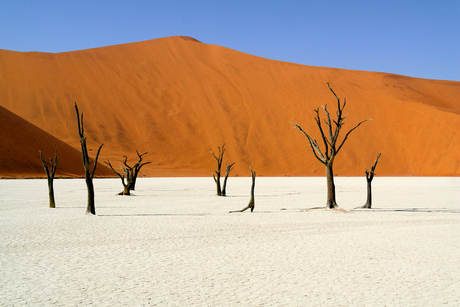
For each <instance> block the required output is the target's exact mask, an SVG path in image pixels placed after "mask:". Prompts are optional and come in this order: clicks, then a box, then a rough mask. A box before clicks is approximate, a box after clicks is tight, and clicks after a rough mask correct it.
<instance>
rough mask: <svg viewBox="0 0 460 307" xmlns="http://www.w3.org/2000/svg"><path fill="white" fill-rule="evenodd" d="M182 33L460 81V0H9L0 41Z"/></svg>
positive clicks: (67, 44)
mask: <svg viewBox="0 0 460 307" xmlns="http://www.w3.org/2000/svg"><path fill="white" fill-rule="evenodd" d="M174 35H185V36H191V37H194V38H196V39H198V40H200V41H201V42H203V43H207V44H214V45H220V46H224V47H228V48H231V49H235V50H238V51H241V52H245V53H249V54H253V55H257V56H261V57H265V58H269V59H274V60H280V61H287V62H293V63H298V64H305V65H313V66H326V67H336V68H345V69H357V70H367V71H380V72H389V73H396V74H401V75H406V76H412V77H419V78H427V79H442V80H454V81H460V0H432V1H431V0H417V1H415V0H406V1H404V0H397V1H393V0H390V1H384V0H381V1H373V0H364V1H353V0H349V1H334V0H330V1H328V0H323V1H308V0H304V1H300V0H299V1H291V0H284V1H278V0H271V1H267V0H265V1H259V0H253V1H251V0H242V1H240V0H226V1H220V0H215V1H200V0H195V1H193V0H188V1H185V0H184V1H183V0H169V1H155V0H151V1H141V0H139V1H136V0H126V1H125V0H112V1H97V0H91V1H89V0H78V1H77V0H72V1H71V0H53V1H51V0H49V1H48V0H41V1H39V0H0V49H7V50H14V51H41V52H53V53H55V52H65V51H74V50H81V49H88V48H96V47H103V46H109V45H116V44H124V43H130V42H137V41H143V40H149V39H155V38H161V37H166V36H174Z"/></svg>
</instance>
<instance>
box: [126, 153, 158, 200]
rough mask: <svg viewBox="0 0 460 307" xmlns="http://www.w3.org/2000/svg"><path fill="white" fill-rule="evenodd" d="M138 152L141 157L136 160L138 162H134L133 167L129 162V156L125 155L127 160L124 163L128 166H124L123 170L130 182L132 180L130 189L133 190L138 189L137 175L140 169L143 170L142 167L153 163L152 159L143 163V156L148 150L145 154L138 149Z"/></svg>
mask: <svg viewBox="0 0 460 307" xmlns="http://www.w3.org/2000/svg"><path fill="white" fill-rule="evenodd" d="M136 153H137V156H138V157H139V160H138V161H137V162H136V164H134V166H133V167H131V166H129V165H128V164H127V160H128V157H127V156H123V157H124V158H125V161H124V162H123V164H124V165H125V166H126V168H124V169H123V171H124V172H125V174H126V177H127V180H128V182H130V184H129V189H130V190H132V191H134V190H135V189H136V180H137V176H138V175H139V171H140V170H141V168H142V167H143V166H144V165H146V164H149V163H152V162H151V161H149V162H144V163H142V160H143V156H144V155H146V154H148V152H144V153H143V154H140V153H139V152H138V151H137V150H136Z"/></svg>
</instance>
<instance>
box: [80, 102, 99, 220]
mask: <svg viewBox="0 0 460 307" xmlns="http://www.w3.org/2000/svg"><path fill="white" fill-rule="evenodd" d="M75 111H76V112H77V122H78V135H79V136H80V145H81V155H82V158H83V167H84V169H85V182H86V187H87V188H88V205H87V206H86V213H90V214H96V207H95V203H94V185H93V177H94V173H95V172H96V166H97V159H98V158H99V153H100V152H101V148H102V146H104V144H101V146H99V149H98V150H97V154H96V158H95V159H94V161H91V160H90V159H89V156H88V148H87V146H86V137H85V135H84V127H83V112H81V115H80V112H79V111H78V106H77V103H76V102H75ZM93 162H94V165H93V169H92V170H91V164H92V163H93Z"/></svg>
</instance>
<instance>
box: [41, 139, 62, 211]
mask: <svg viewBox="0 0 460 307" xmlns="http://www.w3.org/2000/svg"><path fill="white" fill-rule="evenodd" d="M39 152H40V160H42V164H43V168H44V169H45V173H46V178H47V179H48V191H49V199H50V208H56V202H55V201H54V187H53V180H54V174H55V173H56V167H57V165H58V162H59V157H58V156H57V147H56V149H55V150H54V161H53V159H51V158H50V167H49V168H48V164H46V162H45V160H43V155H42V152H41V150H39Z"/></svg>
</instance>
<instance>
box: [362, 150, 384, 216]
mask: <svg viewBox="0 0 460 307" xmlns="http://www.w3.org/2000/svg"><path fill="white" fill-rule="evenodd" d="M380 156H381V153H380V152H379V154H378V155H377V159H375V163H374V165H373V166H372V167H371V168H370V169H369V171H368V170H367V168H365V170H366V181H367V201H366V203H365V204H364V206H361V207H358V208H356V209H370V208H371V207H372V179H374V172H375V167H376V166H377V163H378V162H379V158H380Z"/></svg>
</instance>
